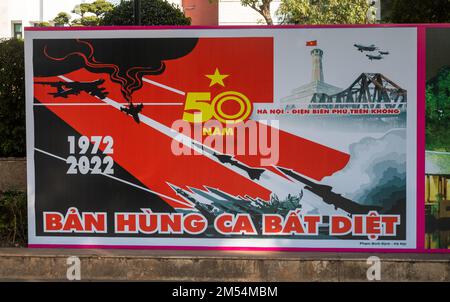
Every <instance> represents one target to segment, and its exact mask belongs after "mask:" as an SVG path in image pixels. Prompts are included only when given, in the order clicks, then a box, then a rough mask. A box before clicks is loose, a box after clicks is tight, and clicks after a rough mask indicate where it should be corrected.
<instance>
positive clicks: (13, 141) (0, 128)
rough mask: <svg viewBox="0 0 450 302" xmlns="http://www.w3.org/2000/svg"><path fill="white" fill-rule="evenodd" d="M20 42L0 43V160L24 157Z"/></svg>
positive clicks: (23, 100) (22, 66)
mask: <svg viewBox="0 0 450 302" xmlns="http://www.w3.org/2000/svg"><path fill="white" fill-rule="evenodd" d="M23 49H24V48H23V41H22V40H17V39H10V40H0V157H5V156H25V149H26V148H25V83H24V82H25V80H24V78H25V75H24V51H23Z"/></svg>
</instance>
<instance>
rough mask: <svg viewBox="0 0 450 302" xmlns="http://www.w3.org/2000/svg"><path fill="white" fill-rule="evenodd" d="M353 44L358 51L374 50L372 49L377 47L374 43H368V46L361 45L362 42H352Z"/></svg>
mask: <svg viewBox="0 0 450 302" xmlns="http://www.w3.org/2000/svg"><path fill="white" fill-rule="evenodd" d="M353 46H355V47H356V48H357V49H358V50H359V51H360V52H363V51H374V50H377V49H378V47H376V46H375V45H374V44H371V45H368V46H366V45H362V44H353Z"/></svg>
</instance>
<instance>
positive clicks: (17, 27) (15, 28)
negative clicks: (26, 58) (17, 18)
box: [12, 22, 22, 39]
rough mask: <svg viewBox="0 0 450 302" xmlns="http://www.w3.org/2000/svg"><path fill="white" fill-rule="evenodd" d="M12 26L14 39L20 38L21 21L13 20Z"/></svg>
mask: <svg viewBox="0 0 450 302" xmlns="http://www.w3.org/2000/svg"><path fill="white" fill-rule="evenodd" d="M12 27H13V28H12V30H13V37H14V38H16V39H22V22H13V24H12Z"/></svg>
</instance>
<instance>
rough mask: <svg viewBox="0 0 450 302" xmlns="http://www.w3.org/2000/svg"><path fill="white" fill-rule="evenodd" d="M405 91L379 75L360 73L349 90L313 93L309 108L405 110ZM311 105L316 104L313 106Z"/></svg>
mask: <svg viewBox="0 0 450 302" xmlns="http://www.w3.org/2000/svg"><path fill="white" fill-rule="evenodd" d="M406 100H407V91H406V90H405V89H403V88H401V87H400V86H398V85H397V84H395V83H394V82H393V81H391V80H390V79H388V78H386V77H385V76H384V75H382V74H380V73H362V74H361V75H360V76H359V77H358V78H357V79H356V80H355V81H354V82H353V83H352V84H351V85H350V87H349V88H347V89H345V90H343V91H341V92H339V93H336V94H333V95H327V94H326V93H315V94H314V95H313V96H312V99H311V104H310V106H309V107H310V108H328V109H334V108H351V109H378V108H380V109H400V110H402V111H404V110H406ZM313 103H317V105H316V104H313Z"/></svg>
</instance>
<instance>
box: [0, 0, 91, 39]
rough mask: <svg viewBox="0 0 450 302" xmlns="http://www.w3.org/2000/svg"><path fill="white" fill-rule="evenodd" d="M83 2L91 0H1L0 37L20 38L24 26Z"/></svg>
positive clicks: (48, 17) (49, 17) (51, 17)
mask: <svg viewBox="0 0 450 302" xmlns="http://www.w3.org/2000/svg"><path fill="white" fill-rule="evenodd" d="M84 2H92V0H1V1H0V38H11V37H16V38H21V37H22V36H23V28H24V27H28V26H35V25H36V24H37V23H40V22H43V21H48V20H52V19H53V18H55V17H56V15H57V14H58V13H60V12H67V13H70V12H71V11H72V10H73V9H74V7H75V5H77V4H80V3H84Z"/></svg>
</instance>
